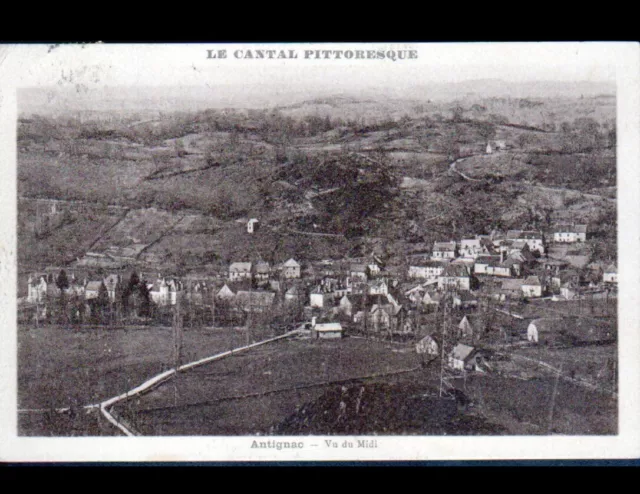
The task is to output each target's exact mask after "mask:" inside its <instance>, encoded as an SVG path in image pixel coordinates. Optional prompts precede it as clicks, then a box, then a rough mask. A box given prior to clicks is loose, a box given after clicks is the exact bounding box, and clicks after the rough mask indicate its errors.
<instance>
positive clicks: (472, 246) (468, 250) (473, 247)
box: [460, 237, 487, 259]
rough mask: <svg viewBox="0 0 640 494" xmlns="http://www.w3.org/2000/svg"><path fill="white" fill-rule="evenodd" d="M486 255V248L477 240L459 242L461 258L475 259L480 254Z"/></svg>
mask: <svg viewBox="0 0 640 494" xmlns="http://www.w3.org/2000/svg"><path fill="white" fill-rule="evenodd" d="M483 253H487V248H486V247H485V246H484V245H483V244H482V241H481V239H479V238H477V237H476V238H463V239H462V240H460V255H461V256H462V257H471V258H473V259H475V258H477V257H478V256H479V255H480V254H483Z"/></svg>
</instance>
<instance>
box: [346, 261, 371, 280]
mask: <svg viewBox="0 0 640 494" xmlns="http://www.w3.org/2000/svg"><path fill="white" fill-rule="evenodd" d="M368 275H369V268H368V266H367V265H366V264H351V266H349V277H350V278H351V280H352V281H356V280H360V281H367V279H368Z"/></svg>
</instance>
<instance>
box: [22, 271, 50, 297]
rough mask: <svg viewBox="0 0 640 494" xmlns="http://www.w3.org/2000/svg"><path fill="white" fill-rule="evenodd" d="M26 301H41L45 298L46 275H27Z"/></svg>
mask: <svg viewBox="0 0 640 494" xmlns="http://www.w3.org/2000/svg"><path fill="white" fill-rule="evenodd" d="M27 284H28V288H27V302H29V303H33V304H35V303H42V302H44V301H45V299H46V298H47V288H48V282H47V278H46V276H36V277H34V276H29V279H28V281H27Z"/></svg>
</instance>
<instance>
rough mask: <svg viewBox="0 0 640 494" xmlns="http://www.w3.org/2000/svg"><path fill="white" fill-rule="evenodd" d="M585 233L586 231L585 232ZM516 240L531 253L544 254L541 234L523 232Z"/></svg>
mask: <svg viewBox="0 0 640 494" xmlns="http://www.w3.org/2000/svg"><path fill="white" fill-rule="evenodd" d="M585 231H586V230H585ZM516 240H523V241H524V242H525V243H526V244H527V246H528V247H529V250H530V251H531V252H534V251H536V250H537V251H538V252H539V253H540V254H544V236H543V235H542V233H541V232H536V231H525V232H520V235H519V236H518V238H517V239H516Z"/></svg>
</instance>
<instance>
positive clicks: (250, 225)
mask: <svg viewBox="0 0 640 494" xmlns="http://www.w3.org/2000/svg"><path fill="white" fill-rule="evenodd" d="M259 227H260V221H258V220H257V219H256V218H251V219H250V220H249V221H247V233H254V232H257V231H258V228H259Z"/></svg>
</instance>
